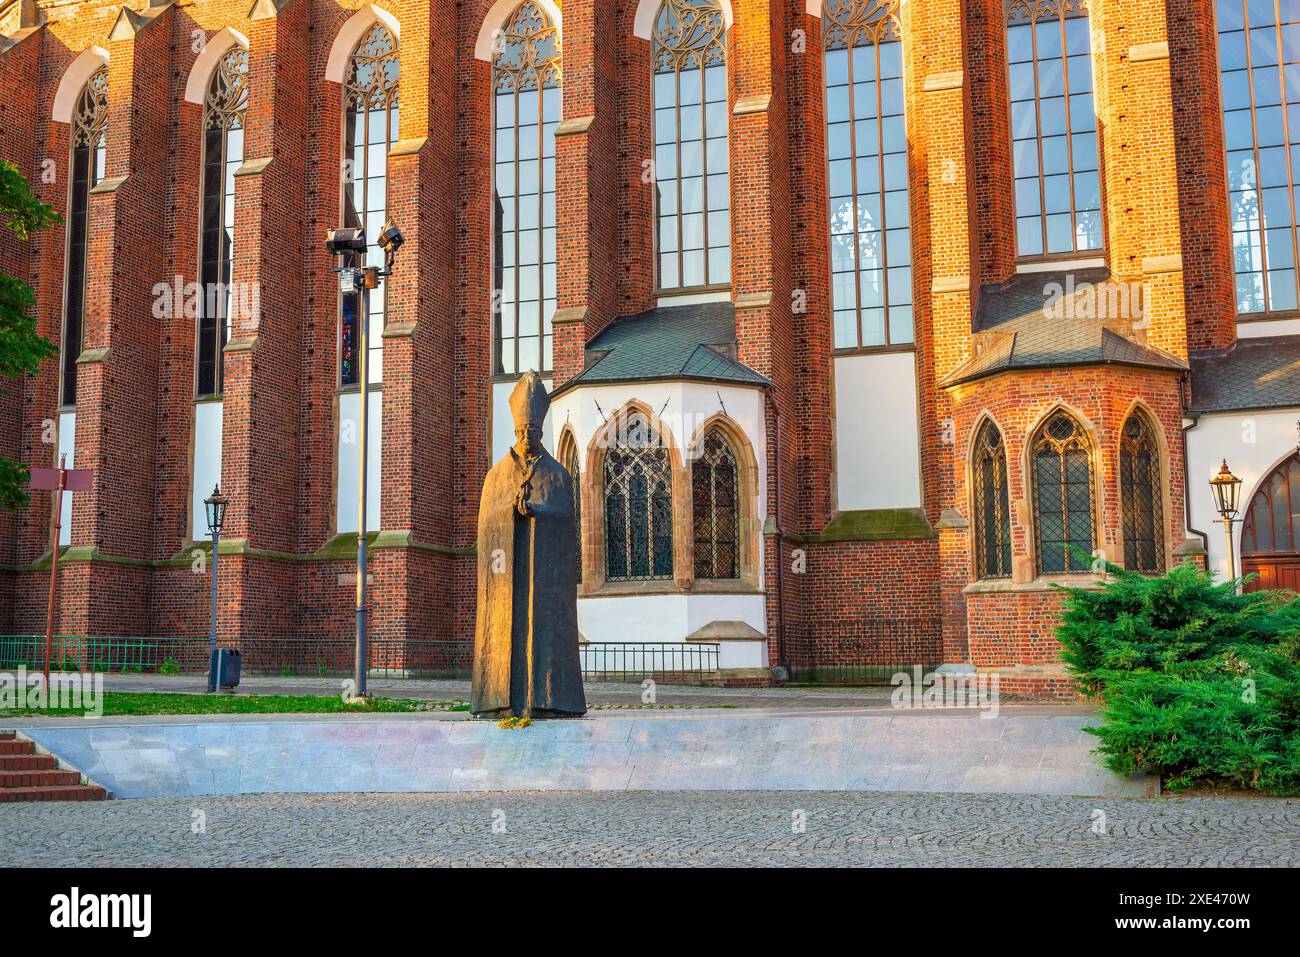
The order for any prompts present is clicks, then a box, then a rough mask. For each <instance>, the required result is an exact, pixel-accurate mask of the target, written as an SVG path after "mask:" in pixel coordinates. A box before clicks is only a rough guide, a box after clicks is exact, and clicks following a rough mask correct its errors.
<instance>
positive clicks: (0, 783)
mask: <svg viewBox="0 0 1300 957" xmlns="http://www.w3.org/2000/svg"><path fill="white" fill-rule="evenodd" d="M80 783H81V775H80V774H78V773H77V772H76V771H50V770H43V771H0V789H3V788H39V787H74V786H76V785H79V784H80Z"/></svg>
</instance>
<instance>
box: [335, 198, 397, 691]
mask: <svg viewBox="0 0 1300 957" xmlns="http://www.w3.org/2000/svg"><path fill="white" fill-rule="evenodd" d="M404 241H405V239H404V237H403V236H402V231H401V230H400V229H398V228H397V227H396V226H395V225H394V224H393V221H392V220H389V221H388V222H386V223H384V227H383V229H382V230H380V233H379V246H380V248H381V249H383V251H384V265H383V267H382V268H381V267H379V266H365V265H363V266H352V265H343V264H342V262H343V261H344V260H346V258H347V257H351V256H359V257H361V258H362V261H363V262H364V257H365V254H366V251H367V249H368V244H367V242H366V234H365V231H364V230H361V229H331V230H329V231H328V232H327V234H326V239H325V248H326V249H327V250H328V251H329V252H330V253H332V254H334V255H336V256H340V257H343V259H341V262H340V265H339V266H338V267H337V268H336V269H335V272H337V273H338V274H339V292H340V293H342V294H343V295H344V296H349V295H356V294H358V293H359V294H360V298H361V316H360V320H359V321H358V322H357V331H358V334H359V335H358V340H359V341H358V344H357V348H358V349H359V350H360V352H361V361H360V363H359V365H358V369H357V375H358V383H359V385H360V388H361V396H360V398H361V423H360V428H359V429H358V430H357V431H358V440H359V441H360V442H361V454H360V455H359V456H358V457H357V458H358V462H359V464H358V470H359V472H360V475H359V476H358V481H357V489H358V493H357V593H356V628H357V641H356V657H355V659H354V662H353V676H352V677H353V685H354V688H355V693H356V696H357V697H358V698H365V697H366V673H367V671H369V667H368V665H369V655H368V650H367V643H366V619H367V616H368V613H369V608H368V607H367V605H366V557H367V555H366V552H367V548H366V485H367V483H366V473H367V471H368V469H369V464H370V445H369V438H368V433H369V427H370V290H372V289H377V288H379V282H380V280H381V279H382V278H386V277H388V276H391V275H392V274H393V260H394V259H395V258H396V256H397V250H398V249H399V248H400V247H401V245H402V243H403V242H404Z"/></svg>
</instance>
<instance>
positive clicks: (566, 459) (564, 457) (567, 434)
mask: <svg viewBox="0 0 1300 957" xmlns="http://www.w3.org/2000/svg"><path fill="white" fill-rule="evenodd" d="M555 447H556V451H558V452H559V456H558V458H559V461H560V465H562V466H564V470H565V471H566V472H568V473H569V478H571V479H572V480H573V526H574V538H575V541H574V550H575V555H574V563H575V564H576V565H577V571H578V584H579V585H581V584H582V564H583V556H582V540H583V534H582V464H581V458H580V456H579V453H578V438H577V436H576V435H574V432H573V427H572V426H571V425H569V424H567V423H566V424H565V426H564V428H563V429H561V431H560V441H559V442H557V443H556V446H555Z"/></svg>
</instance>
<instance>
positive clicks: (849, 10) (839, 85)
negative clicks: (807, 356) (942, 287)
mask: <svg viewBox="0 0 1300 957" xmlns="http://www.w3.org/2000/svg"><path fill="white" fill-rule="evenodd" d="M899 7H900V3H899V0H885V2H882V0H828V2H827V4H826V12H825V20H824V26H823V36H824V37H825V44H826V156H827V160H828V162H829V164H830V166H829V173H828V177H827V182H828V187H829V193H828V195H829V197H830V217H831V220H830V231H831V303H832V309H833V312H834V324H835V336H834V342H835V348H837V349H859V348H873V347H880V346H891V345H905V344H910V343H911V342H912V341H913V338H914V336H913V331H912V230H911V216H910V210H909V208H908V195H907V122H906V116H905V101H906V96H905V93H904V87H903V44H902V33H901V28H900V24H899V19H898V18H899Z"/></svg>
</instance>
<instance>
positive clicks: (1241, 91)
mask: <svg viewBox="0 0 1300 957" xmlns="http://www.w3.org/2000/svg"><path fill="white" fill-rule="evenodd" d="M1216 7H1217V13H1218V28H1219V69H1220V71H1221V73H1220V81H1221V83H1222V88H1223V138H1224V147H1225V148H1226V150H1227V164H1226V165H1227V174H1228V217H1229V220H1230V221H1231V224H1232V262H1233V272H1234V274H1235V275H1236V284H1237V312H1238V313H1257V312H1286V311H1289V310H1294V309H1295V308H1296V307H1297V306H1296V261H1297V259H1300V255H1298V254H1297V245H1296V243H1297V238H1296V202H1295V190H1296V189H1297V187H1298V186H1300V4H1297V3H1295V2H1294V0H1217V3H1216Z"/></svg>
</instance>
